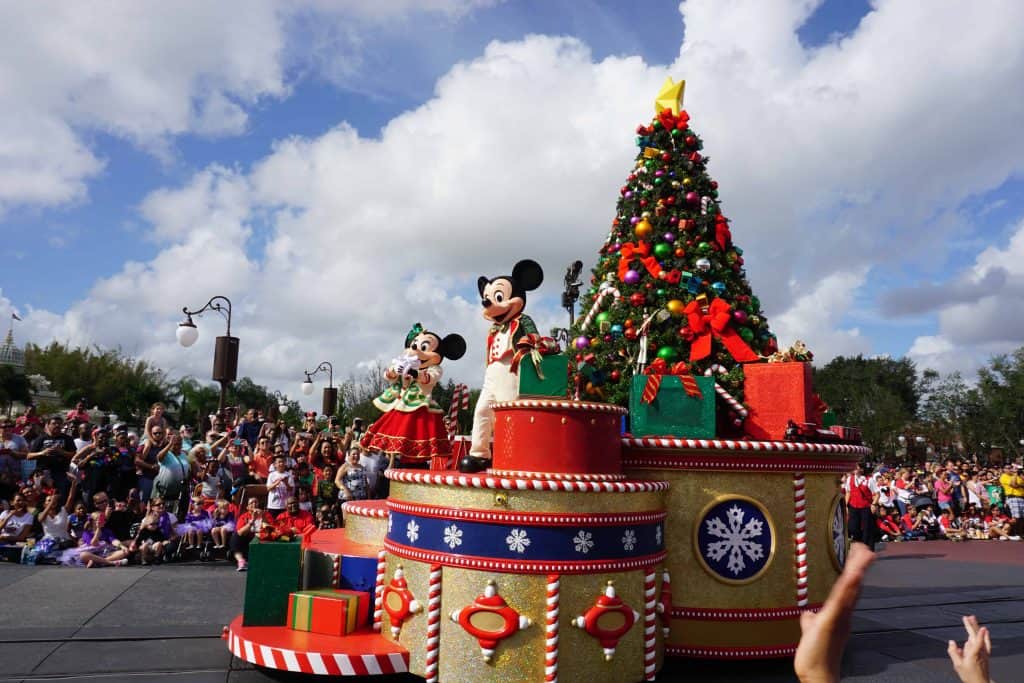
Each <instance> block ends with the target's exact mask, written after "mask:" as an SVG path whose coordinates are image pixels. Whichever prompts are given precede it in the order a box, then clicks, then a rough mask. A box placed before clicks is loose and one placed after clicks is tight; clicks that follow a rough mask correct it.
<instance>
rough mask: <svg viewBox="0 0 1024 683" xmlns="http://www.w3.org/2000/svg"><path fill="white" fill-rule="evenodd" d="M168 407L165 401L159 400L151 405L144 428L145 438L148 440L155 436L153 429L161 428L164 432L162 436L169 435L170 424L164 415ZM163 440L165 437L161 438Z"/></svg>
mask: <svg viewBox="0 0 1024 683" xmlns="http://www.w3.org/2000/svg"><path fill="white" fill-rule="evenodd" d="M165 410H166V408H165V407H164V404H163V403H160V402H157V403H154V404H153V405H151V406H150V407H149V416H148V417H147V418H146V424H145V426H144V428H143V430H142V433H143V438H144V439H145V440H146V441H148V440H150V439H151V438H152V436H153V430H154V429H157V428H159V429H160V431H161V432H162V436H164V437H166V436H167V430H168V429H170V425H169V424H168V423H167V418H166V417H165V416H164V411H165ZM161 441H163V439H161Z"/></svg>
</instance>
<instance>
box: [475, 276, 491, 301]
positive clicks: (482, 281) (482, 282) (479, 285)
mask: <svg viewBox="0 0 1024 683" xmlns="http://www.w3.org/2000/svg"><path fill="white" fill-rule="evenodd" d="M488 282H490V280H489V279H487V278H486V277H484V276H483V275H481V276H480V277H478V278H477V279H476V289H477V291H478V292H480V296H483V295H484V287H486V286H487V283H488Z"/></svg>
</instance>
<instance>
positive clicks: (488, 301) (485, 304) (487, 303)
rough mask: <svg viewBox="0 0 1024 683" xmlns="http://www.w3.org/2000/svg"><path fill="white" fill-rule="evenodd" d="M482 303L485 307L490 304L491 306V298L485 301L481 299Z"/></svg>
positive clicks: (488, 306)
mask: <svg viewBox="0 0 1024 683" xmlns="http://www.w3.org/2000/svg"><path fill="white" fill-rule="evenodd" d="M480 304H481V305H482V306H483V307H484V308H490V306H491V300H490V299H484V300H483V301H481V302H480Z"/></svg>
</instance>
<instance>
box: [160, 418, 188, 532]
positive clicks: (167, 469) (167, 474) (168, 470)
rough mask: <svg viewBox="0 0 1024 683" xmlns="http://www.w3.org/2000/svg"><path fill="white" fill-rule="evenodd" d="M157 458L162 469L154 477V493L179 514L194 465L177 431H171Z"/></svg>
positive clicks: (168, 507)
mask: <svg viewBox="0 0 1024 683" xmlns="http://www.w3.org/2000/svg"><path fill="white" fill-rule="evenodd" d="M156 459H157V463H158V465H159V468H160V469H159V470H158V471H157V475H156V477H155V478H154V479H153V495H154V496H155V497H160V498H162V499H163V500H164V502H165V503H166V507H167V511H168V512H170V513H171V514H174V515H177V514H178V511H179V509H180V507H179V502H180V499H181V497H182V492H183V491H187V490H188V489H187V487H188V485H189V481H190V478H191V474H192V465H191V463H189V461H188V456H187V455H186V454H185V453H184V451H182V450H181V436H180V435H179V434H178V433H177V432H171V433H170V438H169V439H168V440H167V443H166V444H165V445H164V447H163V448H162V449H160V452H159V453H157V456H156Z"/></svg>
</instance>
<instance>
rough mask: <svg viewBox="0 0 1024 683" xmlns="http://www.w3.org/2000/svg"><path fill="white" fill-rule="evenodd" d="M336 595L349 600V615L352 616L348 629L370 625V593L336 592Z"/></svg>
mask: <svg viewBox="0 0 1024 683" xmlns="http://www.w3.org/2000/svg"><path fill="white" fill-rule="evenodd" d="M335 592H336V593H337V594H338V595H342V596H345V597H347V598H349V600H350V602H349V611H348V613H349V615H354V619H353V620H352V622H351V625H350V628H351V629H357V628H359V627H360V626H365V625H366V624H369V623H370V595H371V593H370V591H354V590H345V589H342V590H338V591H335Z"/></svg>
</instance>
